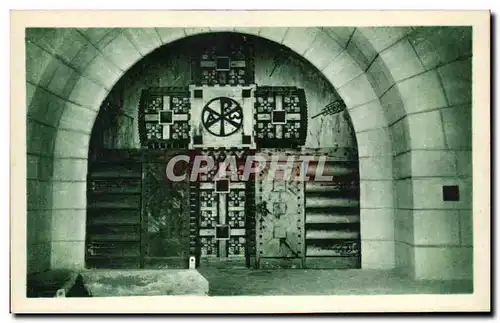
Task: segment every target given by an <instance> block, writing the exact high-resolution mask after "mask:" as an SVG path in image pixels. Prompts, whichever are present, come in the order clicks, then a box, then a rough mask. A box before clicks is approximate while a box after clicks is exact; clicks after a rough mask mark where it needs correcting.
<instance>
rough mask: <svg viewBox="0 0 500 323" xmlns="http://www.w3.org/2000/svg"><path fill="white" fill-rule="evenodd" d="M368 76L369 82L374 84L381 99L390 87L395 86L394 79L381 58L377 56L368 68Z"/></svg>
mask: <svg viewBox="0 0 500 323" xmlns="http://www.w3.org/2000/svg"><path fill="white" fill-rule="evenodd" d="M366 75H367V76H368V80H369V81H370V83H371V84H372V86H373V89H374V90H375V93H376V94H377V97H381V96H382V95H383V94H384V93H385V92H387V90H388V89H389V88H390V87H392V86H393V85H394V79H393V78H392V75H391V73H390V72H389V70H388V69H387V66H386V65H385V62H384V61H383V59H382V58H381V57H380V56H377V57H376V58H375V60H374V61H373V62H372V64H371V65H370V67H368V70H367V71H366Z"/></svg>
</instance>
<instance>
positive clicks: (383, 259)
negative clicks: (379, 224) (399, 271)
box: [361, 240, 395, 269]
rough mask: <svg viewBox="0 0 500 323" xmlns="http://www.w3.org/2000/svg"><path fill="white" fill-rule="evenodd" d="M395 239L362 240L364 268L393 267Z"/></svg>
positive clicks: (362, 263) (362, 264)
mask: <svg viewBox="0 0 500 323" xmlns="http://www.w3.org/2000/svg"><path fill="white" fill-rule="evenodd" d="M394 267H395V259H394V241H375V240H361V268H362V269H393V268H394Z"/></svg>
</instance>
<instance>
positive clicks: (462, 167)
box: [455, 150, 472, 177]
mask: <svg viewBox="0 0 500 323" xmlns="http://www.w3.org/2000/svg"><path fill="white" fill-rule="evenodd" d="M455 155H456V158H457V176H469V177H471V176H472V150H458V151H455Z"/></svg>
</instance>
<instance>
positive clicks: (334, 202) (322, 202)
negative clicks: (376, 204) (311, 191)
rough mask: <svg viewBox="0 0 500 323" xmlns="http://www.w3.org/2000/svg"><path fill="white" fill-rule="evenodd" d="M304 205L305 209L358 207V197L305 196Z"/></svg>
mask: <svg viewBox="0 0 500 323" xmlns="http://www.w3.org/2000/svg"><path fill="white" fill-rule="evenodd" d="M305 207H306V209H307V208H324V207H359V199H355V198H342V197H331V196H306V198H305Z"/></svg>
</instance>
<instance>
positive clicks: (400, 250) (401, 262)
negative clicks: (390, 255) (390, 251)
mask: <svg viewBox="0 0 500 323" xmlns="http://www.w3.org/2000/svg"><path fill="white" fill-rule="evenodd" d="M394 256H395V257H394V258H395V261H396V264H395V267H396V271H397V272H398V273H399V274H401V275H403V276H406V277H408V278H410V279H411V278H414V276H415V254H414V250H413V246H411V245H409V244H407V243H403V242H398V241H396V242H395V255H394Z"/></svg>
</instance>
